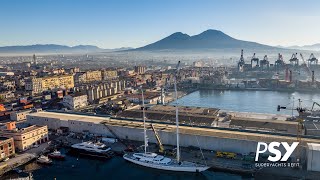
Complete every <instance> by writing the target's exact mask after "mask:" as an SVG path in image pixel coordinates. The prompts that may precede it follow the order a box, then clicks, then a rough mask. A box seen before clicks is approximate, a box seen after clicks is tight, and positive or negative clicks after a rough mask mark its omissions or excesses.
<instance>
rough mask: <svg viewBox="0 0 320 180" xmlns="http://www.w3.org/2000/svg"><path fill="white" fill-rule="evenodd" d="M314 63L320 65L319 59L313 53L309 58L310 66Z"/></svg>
mask: <svg viewBox="0 0 320 180" xmlns="http://www.w3.org/2000/svg"><path fill="white" fill-rule="evenodd" d="M312 64H315V65H318V59H317V58H316V57H315V56H314V55H313V53H311V55H310V57H309V59H308V66H309V67H310V66H311V65H312Z"/></svg>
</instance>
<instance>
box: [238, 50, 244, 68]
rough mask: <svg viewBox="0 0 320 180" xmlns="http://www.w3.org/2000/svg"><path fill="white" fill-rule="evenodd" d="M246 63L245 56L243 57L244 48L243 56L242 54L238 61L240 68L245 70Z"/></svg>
mask: <svg viewBox="0 0 320 180" xmlns="http://www.w3.org/2000/svg"><path fill="white" fill-rule="evenodd" d="M244 65H245V62H244V58H243V49H241V56H240V59H239V62H238V70H239V71H241V72H243V67H244Z"/></svg>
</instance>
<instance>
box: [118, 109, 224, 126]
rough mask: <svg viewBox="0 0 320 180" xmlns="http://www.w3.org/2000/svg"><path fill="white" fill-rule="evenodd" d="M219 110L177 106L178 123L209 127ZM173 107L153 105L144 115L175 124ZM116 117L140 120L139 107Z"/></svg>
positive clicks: (150, 118) (151, 118)
mask: <svg viewBox="0 0 320 180" xmlns="http://www.w3.org/2000/svg"><path fill="white" fill-rule="evenodd" d="M218 111H219V109H215V108H200V107H187V106H179V122H180V123H182V124H198V125H207V126H211V123H212V122H213V121H214V120H215V119H216V118H217V113H218ZM175 113H176V112H175V107H174V106H162V105H155V106H152V107H151V108H146V111H145V115H146V118H147V119H149V120H156V121H162V122H175V120H176V114H175ZM116 117H121V118H133V119H142V117H143V115H142V110H141V107H140V106H139V107H138V108H135V109H130V110H126V111H123V112H121V113H119V114H117V116H116Z"/></svg>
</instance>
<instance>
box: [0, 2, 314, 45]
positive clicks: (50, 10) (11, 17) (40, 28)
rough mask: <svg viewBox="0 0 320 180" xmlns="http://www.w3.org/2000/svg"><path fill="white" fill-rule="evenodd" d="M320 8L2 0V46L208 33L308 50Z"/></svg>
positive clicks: (128, 41)
mask: <svg viewBox="0 0 320 180" xmlns="http://www.w3.org/2000/svg"><path fill="white" fill-rule="evenodd" d="M319 5H320V2H319V1H316V0H305V1H299V0H281V1H278V0H263V1H252V0H243V1H237V0H226V1H218V0H202V1H200V2H199V1H194V0H173V1H172V0H161V1H146V0H139V1H130V0H111V1H102V0H93V1H88V0H78V1H65V0H57V1H50V0H29V1H23V0H4V1H1V11H0V19H1V23H2V24H1V31H0V37H1V42H0V46H11V45H31V44H61V45H69V46H74V45H80V44H85V45H87V44H88V45H96V46H99V47H101V48H119V47H134V48H137V47H141V46H144V45H147V44H150V43H152V42H155V41H157V40H159V39H161V38H163V37H166V36H168V35H170V34H172V33H175V32H183V33H187V34H189V35H195V34H199V33H201V32H202V31H205V30H207V29H218V30H221V31H223V32H224V33H226V34H228V35H230V36H232V37H234V38H237V39H241V40H248V41H254V42H258V43H262V44H267V45H272V46H277V45H282V46H292V45H309V44H315V43H319V42H320V35H319V33H318V32H319V31H320V26H319V24H318V23H317V21H318V20H319V18H320V12H319V11H318V7H319ZM306 31H307V32H308V33H306Z"/></svg>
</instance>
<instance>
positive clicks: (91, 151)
mask: <svg viewBox="0 0 320 180" xmlns="http://www.w3.org/2000/svg"><path fill="white" fill-rule="evenodd" d="M71 149H72V150H74V151H76V152H78V153H80V154H84V155H91V156H99V157H105V158H110V153H111V152H110V151H111V148H110V147H108V146H106V145H105V144H103V143H99V142H98V143H94V142H91V141H88V142H82V143H78V144H74V145H72V146H71Z"/></svg>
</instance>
